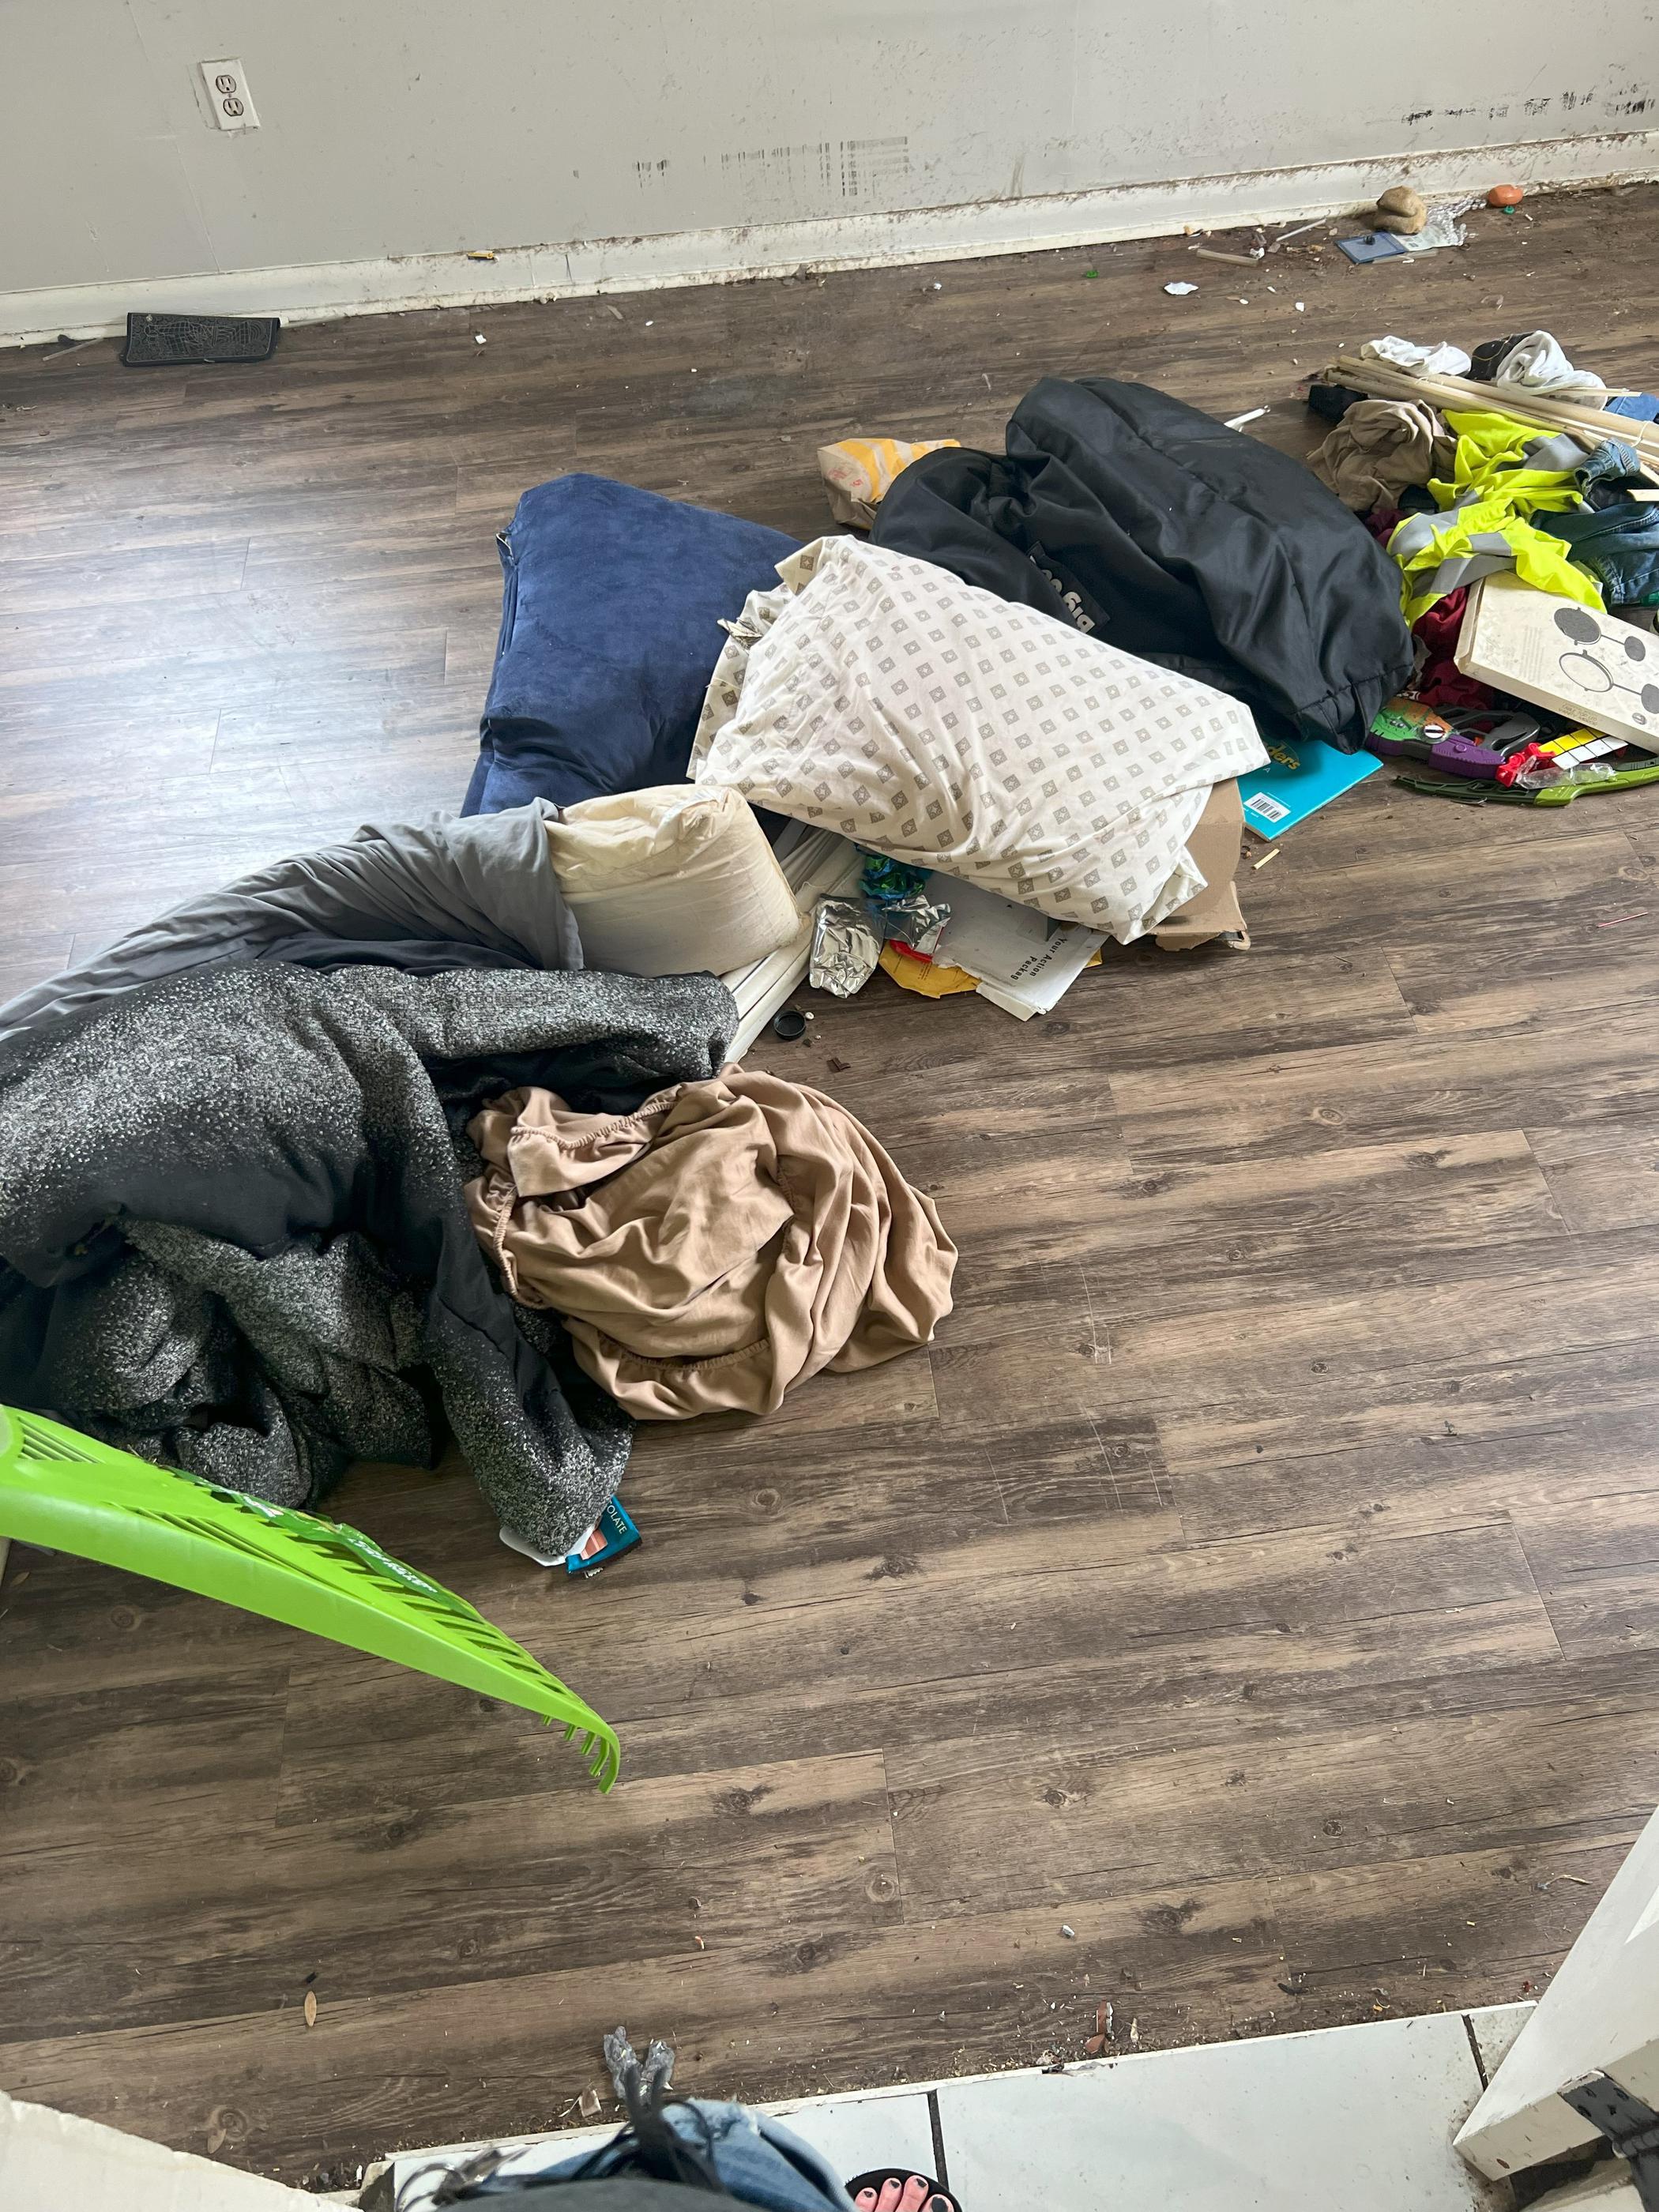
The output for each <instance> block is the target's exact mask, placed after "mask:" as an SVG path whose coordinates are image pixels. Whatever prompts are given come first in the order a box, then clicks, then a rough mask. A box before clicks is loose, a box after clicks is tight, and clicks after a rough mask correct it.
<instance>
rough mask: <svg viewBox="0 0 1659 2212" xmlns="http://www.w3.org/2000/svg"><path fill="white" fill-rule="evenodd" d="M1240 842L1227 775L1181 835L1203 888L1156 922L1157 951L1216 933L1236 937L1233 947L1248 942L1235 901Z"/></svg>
mask: <svg viewBox="0 0 1659 2212" xmlns="http://www.w3.org/2000/svg"><path fill="white" fill-rule="evenodd" d="M1243 842H1244V805H1243V800H1242V799H1240V798H1239V795H1238V781H1237V778H1236V777H1230V778H1229V779H1228V781H1226V782H1225V783H1218V784H1217V785H1216V786H1215V787H1214V788H1213V789H1212V792H1211V793H1210V795H1209V798H1208V799H1206V801H1205V803H1204V811H1203V812H1202V814H1200V816H1199V817H1198V827H1197V829H1194V832H1193V834H1192V836H1190V837H1189V838H1188V840H1187V852H1188V857H1189V858H1190V859H1191V860H1192V862H1193V865H1194V866H1195V867H1196V868H1197V869H1198V870H1199V871H1200V873H1201V874H1202V876H1203V878H1204V888H1203V890H1201V891H1197V892H1195V893H1194V896H1192V897H1191V898H1189V899H1188V902H1187V903H1186V905H1185V906H1178V907H1177V908H1176V910H1175V912H1174V913H1173V914H1172V915H1170V917H1169V919H1168V921H1161V922H1159V924H1158V935H1157V943H1158V950H1159V951H1160V952H1187V951H1191V949H1192V948H1193V946H1194V945H1208V944H1210V943H1211V942H1212V939H1215V938H1218V937H1231V938H1236V939H1240V940H1242V941H1241V942H1240V944H1239V945H1238V946H1237V950H1239V951H1243V950H1244V949H1245V948H1246V947H1247V946H1248V945H1249V941H1250V933H1249V930H1248V928H1246V927H1245V923H1244V915H1243V910H1242V909H1241V908H1240V906H1239V903H1238V890H1237V886H1236V884H1234V881H1233V878H1234V877H1235V876H1236V875H1237V872H1238V855H1239V850H1240V848H1241V847H1242V846H1243Z"/></svg>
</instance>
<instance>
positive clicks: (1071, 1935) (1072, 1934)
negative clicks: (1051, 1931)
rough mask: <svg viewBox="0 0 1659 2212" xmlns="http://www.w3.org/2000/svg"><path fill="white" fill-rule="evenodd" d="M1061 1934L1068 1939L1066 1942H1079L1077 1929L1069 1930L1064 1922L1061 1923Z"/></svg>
mask: <svg viewBox="0 0 1659 2212" xmlns="http://www.w3.org/2000/svg"><path fill="white" fill-rule="evenodd" d="M1060 1934H1061V1935H1062V1936H1065V1937H1066V1941H1067V1942H1071V1943H1075V1942H1076V1941H1077V1930H1076V1929H1075V1928H1068V1927H1067V1926H1066V1923H1065V1922H1064V1921H1063V1920H1062V1921H1061V1922H1060Z"/></svg>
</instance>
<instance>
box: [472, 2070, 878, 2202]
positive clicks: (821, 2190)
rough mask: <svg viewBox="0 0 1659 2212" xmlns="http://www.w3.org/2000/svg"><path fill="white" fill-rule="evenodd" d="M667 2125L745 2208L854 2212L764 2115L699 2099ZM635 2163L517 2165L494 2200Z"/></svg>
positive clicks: (602, 2156)
mask: <svg viewBox="0 0 1659 2212" xmlns="http://www.w3.org/2000/svg"><path fill="white" fill-rule="evenodd" d="M663 2117H664V2118H665V2120H667V2122H668V2124H669V2125H670V2126H671V2128H672V2129H673V2130H674V2131H675V2133H676V2134H677V2135H680V2136H684V2138H685V2140H686V2142H689V2143H692V2144H695V2145H696V2148H698V2149H700V2150H704V2151H706V2152H707V2154H708V2160H709V2163H710V2164H711V2165H712V2166H714V2171H715V2172H716V2173H717V2174H718V2175H719V2176H720V2180H721V2182H722V2184H723V2185H725V2187H726V2189H728V2190H729V2191H731V2193H732V2196H733V2197H741V2198H742V2200H743V2202H744V2203H745V2204H758V2205H763V2206H764V2207H766V2208H767V2212H826V2208H833V2212H852V2203H853V2200H852V2198H851V2197H848V2194H847V2191H845V2190H844V2189H843V2188H842V2185H841V2179H840V2177H839V2176H838V2175H837V2174H836V2172H835V2171H834V2169H833V2168H832V2167H831V2166H829V2164H828V2162H827V2161H826V2160H824V2159H823V2156H822V2155H821V2154H820V2153H818V2152H817V2151H815V2150H814V2149H813V2148H812V2146H811V2143H806V2142H802V2141H801V2139H800V2137H799V2136H798V2135H795V2134H793V2133H792V2132H791V2130H789V2129H787V2128H786V2127H784V2126H783V2125H782V2124H781V2123H780V2122H779V2121H777V2120H772V2119H768V2118H767V2117H766V2115H765V2114H764V2113H763V2112H750V2110H749V2108H748V2106H746V2105H730V2104H723V2103H716V2102H715V2101H714V2100H712V2099H708V2098H703V2097H697V2098H695V2099H693V2100H691V2101H690V2104H689V2105H671V2106H669V2107H668V2109H667V2110H666V2112H665V2113H664V2115H663ZM700 2121H701V2122H702V2124H701V2125H700V2124H699V2122H700ZM704 2126H706V2128H707V2130H708V2133H707V2136H706V2137H705V2135H704V2132H703V2130H704ZM630 2161H631V2152H630V2150H629V2147H628V2146H627V2145H626V2144H624V2145H623V2146H622V2147H621V2148H618V2149H617V2150H616V2151H614V2152H612V2151H610V2150H601V2151H599V2152H597V2153H596V2152H593V2151H587V2152H584V2153H583V2154H580V2156H578V2157H575V2158H568V2159H562V2160H560V2161H559V2162H558V2163H557V2164H556V2165H554V2166H542V2167H532V2166H527V2165H525V2164H523V2163H521V2162H520V2161H519V2160H514V2161H513V2173H512V2178H511V2182H510V2183H509V2181H508V2179H507V2176H505V2175H503V2176H501V2177H500V2178H499V2179H498V2180H497V2182H496V2184H495V2187H494V2188H492V2189H491V2191H490V2192H489V2193H490V2194H492V2195H493V2194H495V2190H496V2189H499V2190H501V2191H503V2192H505V2191H507V2190H508V2189H509V2187H528V2186H530V2185H532V2184H536V2183H542V2182H550V2181H568V2180H570V2179H573V2178H574V2175H575V2174H576V2173H577V2172H579V2171H580V2172H582V2173H583V2176H584V2179H592V2180H596V2181H597V2180H603V2179H605V2177H606V2176H607V2175H609V2174H612V2173H616V2172H625V2171H627V2170H628V2167H629V2163H630Z"/></svg>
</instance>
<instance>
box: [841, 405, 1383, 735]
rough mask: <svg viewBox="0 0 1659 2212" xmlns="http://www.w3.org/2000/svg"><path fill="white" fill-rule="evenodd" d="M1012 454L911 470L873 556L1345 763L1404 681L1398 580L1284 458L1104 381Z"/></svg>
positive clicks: (962, 452)
mask: <svg viewBox="0 0 1659 2212" xmlns="http://www.w3.org/2000/svg"><path fill="white" fill-rule="evenodd" d="M1007 444H1008V451H1007V453H1006V457H1003V456H999V455H996V454H993V453H976V452H975V451H973V450H971V449H970V448H968V447H954V448H952V447H945V448H943V449H942V450H940V451H939V452H938V453H925V454H924V455H923V456H922V457H921V459H920V460H916V461H913V462H912V463H911V464H910V465H909V467H908V469H906V470H905V471H903V473H902V475H901V476H900V477H898V478H897V480H896V482H895V483H894V484H893V487H892V489H890V491H889V492H888V494H887V495H886V497H885V498H884V500H883V501H882V503H881V505H880V507H878V510H877V513H876V523H875V527H874V529H873V530H872V532H871V537H872V540H873V542H874V543H875V544H878V545H885V546H890V548H891V549H892V550H894V551H895V552H897V553H910V554H914V555H915V556H918V557H919V558H921V559H922V560H925V561H933V562H937V563H938V564H939V566H940V567H941V568H949V569H950V570H951V572H952V574H955V575H958V576H960V577H961V578H962V579H963V581H964V582H966V583H969V584H978V585H980V586H982V587H983V588H984V589H985V590H986V591H989V592H996V593H997V594H998V595H999V597H1000V598H1002V599H1015V600H1018V601H1019V602H1021V603H1022V604H1024V605H1026V606H1032V607H1038V608H1040V609H1042V611H1043V612H1044V613H1045V614H1051V615H1054V616H1055V617H1057V618H1058V619H1059V620H1060V621H1061V622H1066V623H1072V624H1073V625H1074V627H1076V628H1077V629H1081V630H1085V631H1088V632H1090V633H1091V634H1092V635H1095V636H1097V637H1099V638H1102V639H1103V640H1104V641H1105V642H1106V643H1107V644H1109V645H1115V646H1117V647H1120V648H1121V650H1122V651H1123V652H1125V653H1135V654H1137V655H1138V656H1139V658H1140V659H1144V660H1151V661H1155V662H1157V663H1158V665H1159V666H1160V667H1164V668H1170V669H1174V670H1176V671H1178V672H1179V673H1180V674H1182V675H1183V676H1192V677H1195V678H1197V679H1198V680H1199V681H1200V683H1204V684H1212V685H1213V686H1214V687H1215V689H1216V690H1218V691H1225V692H1228V693H1230V694H1231V696H1233V697H1234V698H1236V699H1242V700H1243V702H1245V704H1246V705H1247V706H1249V708H1251V709H1252V710H1253V711H1254V712H1255V714H1256V715H1257V716H1258V719H1260V720H1261V722H1262V724H1263V734H1264V735H1270V734H1277V735H1284V736H1294V735H1297V734H1306V735H1310V736H1315V737H1322V738H1328V739H1329V740H1330V742H1331V743H1332V744H1336V745H1340V747H1341V748H1342V749H1343V750H1344V751H1346V752H1352V751H1353V750H1356V748H1357V747H1358V745H1359V744H1361V742H1362V741H1363V739H1364V735H1365V732H1366V731H1367V730H1368V728H1369V727H1370V722H1371V719H1372V717H1373V716H1374V715H1375V714H1376V712H1377V710H1378V708H1381V707H1382V706H1383V704H1384V703H1385V702H1386V701H1387V700H1389V698H1391V697H1392V696H1393V695H1394V694H1395V692H1396V691H1398V690H1400V689H1401V685H1402V684H1404V683H1405V682H1406V680H1407V678H1408V677H1409V676H1410V674H1411V671H1412V649H1411V639H1410V637H1409V635H1407V629H1406V624H1405V619H1404V617H1403V616H1402V615H1401V605H1400V571H1399V569H1398V568H1397V567H1396V566H1395V563H1394V562H1392V561H1391V560H1389V556H1388V555H1387V554H1386V552H1384V550H1383V548H1382V547H1381V546H1380V545H1378V544H1376V540H1375V539H1374V538H1372V537H1371V535H1370V532H1368V531H1367V530H1366V528H1365V526H1364V523H1362V522H1361V521H1359V520H1358V519H1357V517H1355V516H1354V515H1352V514H1351V513H1349V512H1348V510H1347V508H1346V507H1344V506H1343V504H1342V502H1341V501H1340V500H1339V499H1337V498H1335V497H1334V495H1332V494H1331V493H1330V492H1328V490H1327V489H1325V487H1324V485H1323V484H1322V483H1320V481H1319V479H1318V478H1317V477H1316V476H1315V475H1314V474H1313V472H1312V471H1310V470H1309V469H1307V468H1304V466H1303V465H1302V464H1301V463H1300V462H1298V461H1295V460H1292V459H1291V458H1290V457H1289V456H1288V455H1287V454H1285V453H1276V452H1275V451H1274V450H1273V447H1270V446H1264V445H1261V444H1259V443H1258V442H1257V441H1255V439H1253V438H1246V437H1243V436H1241V435H1239V433H1238V432H1237V431H1236V430H1230V429H1228V428H1226V426H1225V423H1221V422H1216V421H1215V420H1214V419H1213V418H1212V416H1208V415H1202V414H1200V412H1199V411H1198V410H1197V409H1196V408H1194V407H1188V406H1187V405H1186V404H1184V403H1183V402H1182V401H1181V400H1179V399H1171V398H1170V397H1169V396H1168V394H1167V393H1165V392H1154V391H1152V389H1151V388H1150V387H1149V386H1146V385H1143V384H1118V383H1115V382H1113V381H1112V380H1110V379H1109V378H1106V377H1091V378H1087V379H1085V380H1080V381H1079V382H1077V383H1066V382H1065V381H1063V380H1061V379H1060V378H1058V377H1045V378H1044V379H1043V380H1042V383H1040V384H1038V385H1036V386H1033V387H1032V389H1031V390H1030V392H1027V393H1026V395H1025V397H1024V399H1022V400H1021V402H1020V404H1019V405H1018V407H1017V408H1016V409H1015V410H1014V414H1013V416H1012V420H1011V421H1010V422H1009V425H1008V438H1007Z"/></svg>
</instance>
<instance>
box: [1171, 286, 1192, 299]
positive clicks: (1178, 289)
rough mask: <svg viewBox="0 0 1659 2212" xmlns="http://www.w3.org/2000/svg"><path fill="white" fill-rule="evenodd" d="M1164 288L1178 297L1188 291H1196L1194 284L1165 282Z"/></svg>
mask: <svg viewBox="0 0 1659 2212" xmlns="http://www.w3.org/2000/svg"><path fill="white" fill-rule="evenodd" d="M1197 289H1198V287H1197V285H1196V284H1166V285H1165V286H1164V290H1165V291H1166V292H1170V293H1173V294H1174V295H1175V296H1176V298H1177V299H1179V298H1182V297H1184V295H1186V294H1187V293H1188V292H1196V291H1197Z"/></svg>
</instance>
